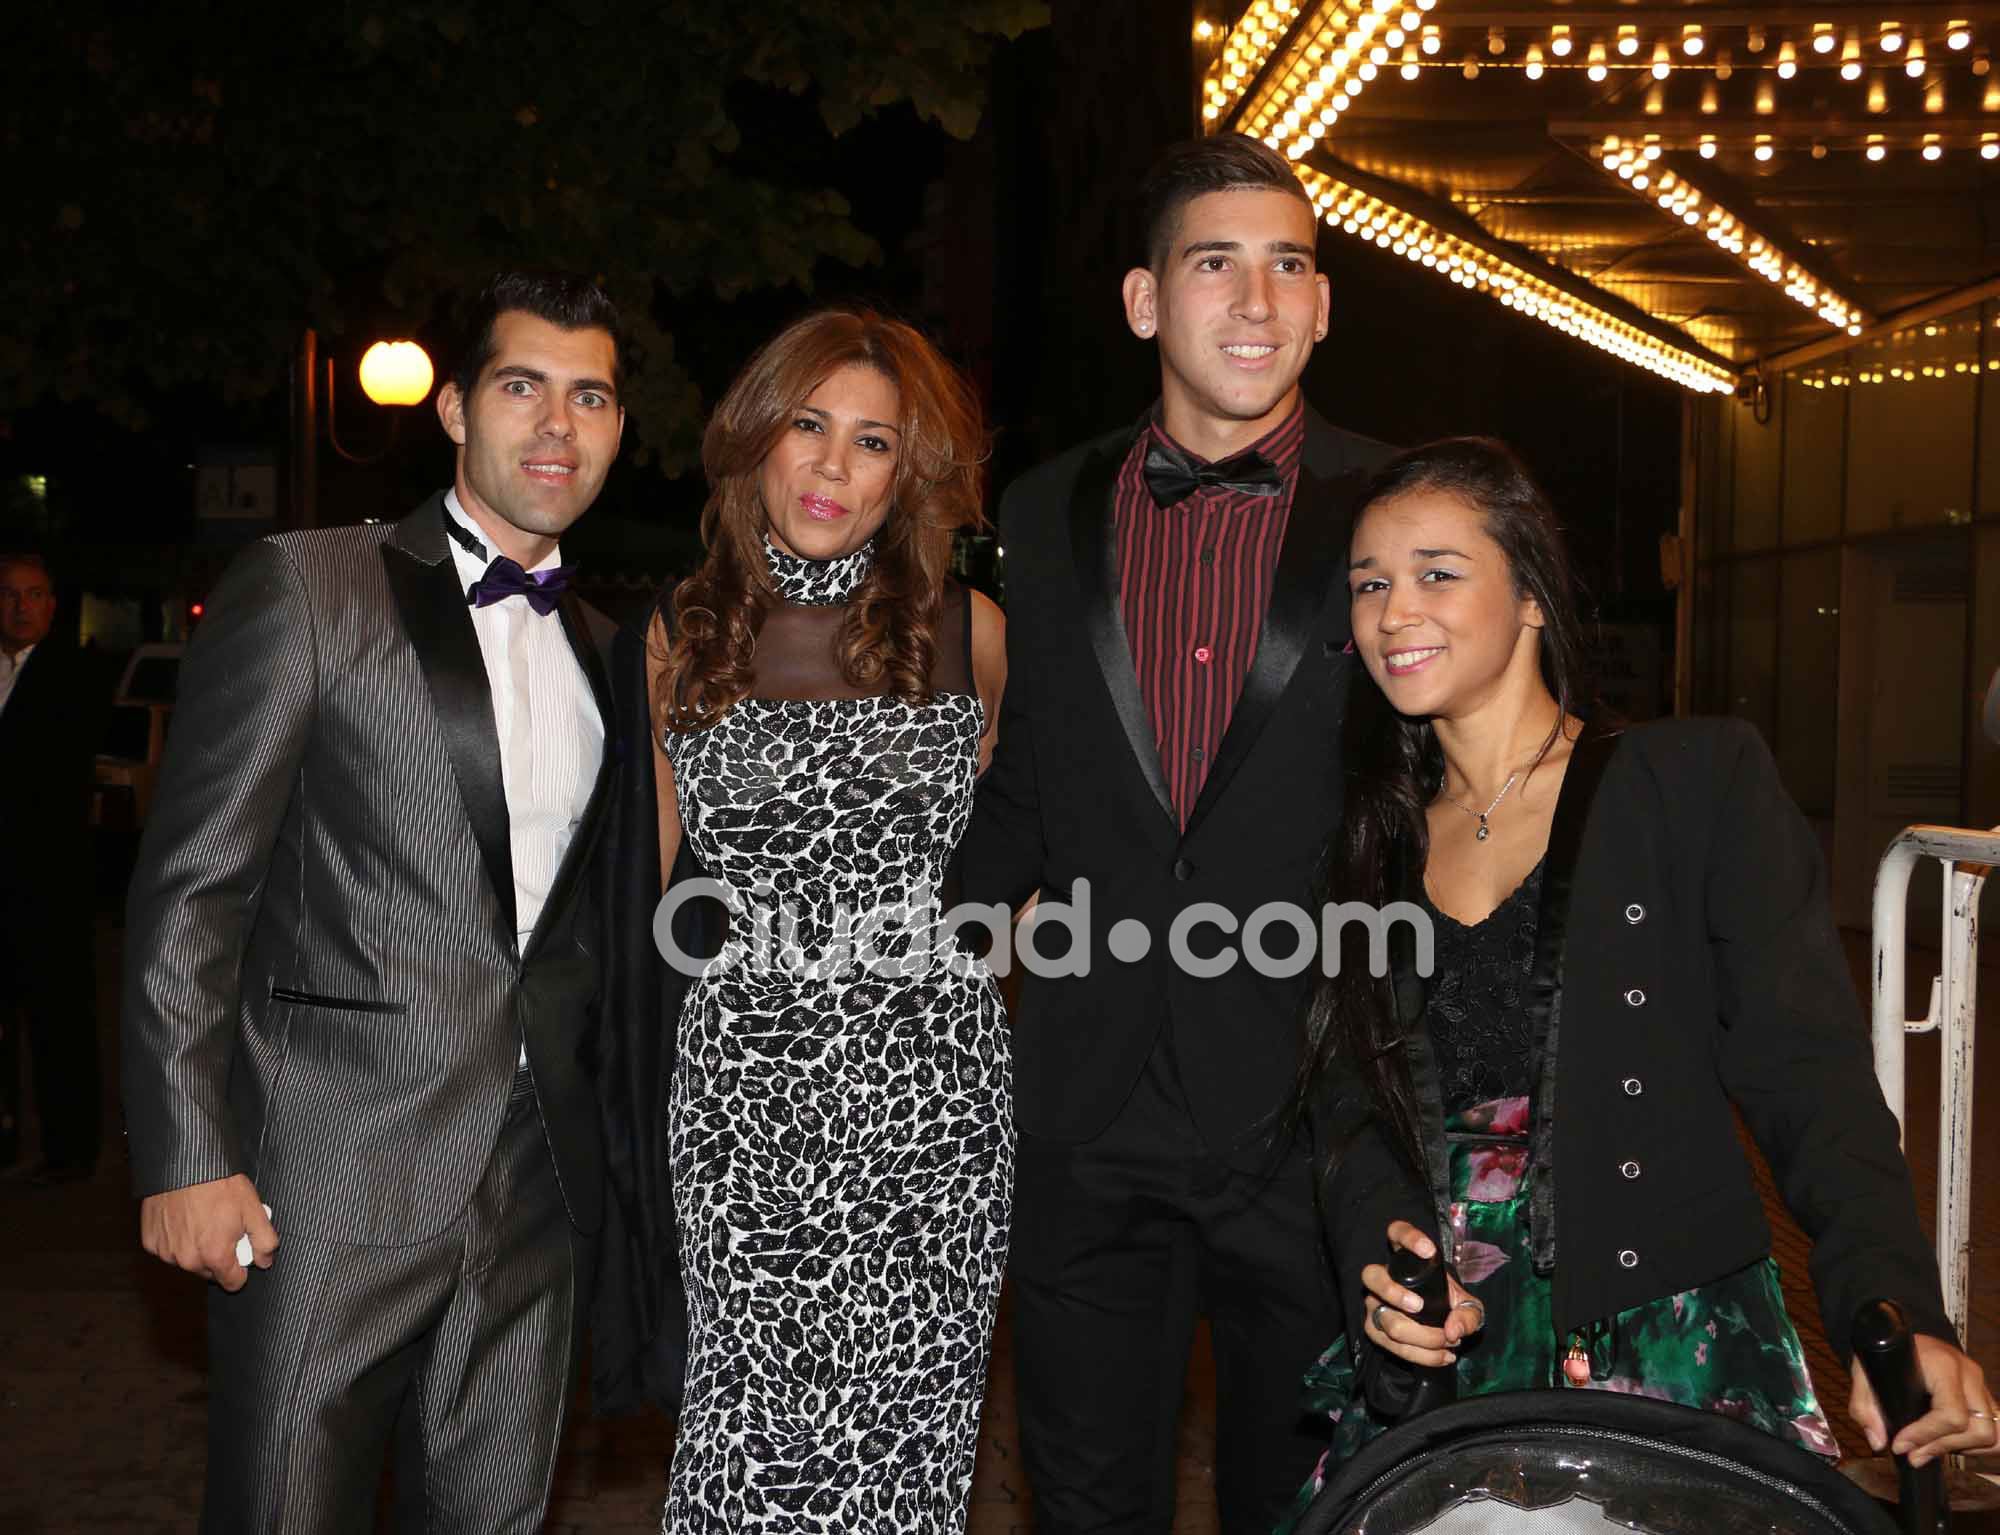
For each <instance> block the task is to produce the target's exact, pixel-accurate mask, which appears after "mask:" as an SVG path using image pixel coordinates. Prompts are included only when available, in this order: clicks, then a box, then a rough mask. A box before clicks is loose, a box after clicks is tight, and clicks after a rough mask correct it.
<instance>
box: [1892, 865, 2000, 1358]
mask: <svg viewBox="0 0 2000 1535" xmlns="http://www.w3.org/2000/svg"><path fill="white" fill-rule="evenodd" d="M1920 857H1929V858H1936V859H1938V860H1940V864H1941V869H1940V873H1941V875H1942V877H1943V880H1944V900H1945V908H1944V935H1943V937H1944V945H1943V947H1944V954H1943V966H1942V970H1943V973H1942V974H1940V975H1939V976H1938V978H1937V981H1936V983H1935V984H1934V987H1933V990H1932V997H1931V1006H1930V1011H1929V1013H1928V1014H1927V1015H1926V1016H1925V1017H1923V1018H1921V1019H1915V1020H1911V1019H1907V1018H1906V1017H1905V1016H1904V1012H1905V1009H1904V1005H1903V978H1904V968H1903V939H1904V932H1903V927H1904V911H1905V903H1906V900H1907V897H1908V894H1909V884H1910V868H1911V866H1912V865H1913V864H1914V863H1915V862H1916V860H1917V859H1918V858H1920ZM1996 863H2000V833H1995V832H1982V831H1972V830H1968V829H1965V828H1961V827H1956V826H1910V827H1906V828H1905V829H1904V830H1903V831H1902V832H1901V833H1899V834H1898V835H1897V837H1896V840H1895V841H1893V842H1892V843H1890V844H1889V850H1888V852H1886V853H1884V854H1883V855H1882V862H1881V864H1880V865H1879V867H1878V868H1877V869H1876V872H1875V912H1874V924H1875V926H1874V935H1873V936H1874V948H1875V987H1874V999H1873V1000H1874V1007H1873V1016H1872V1019H1871V1035H1872V1040H1873V1045H1874V1053H1875V1074H1876V1077H1877V1078H1878V1080H1879V1081H1880V1082H1881V1084H1882V1095H1883V1097H1885V1098H1886V1099H1887V1100H1888V1102H1889V1107H1890V1109H1891V1110H1893V1111H1894V1113H1895V1115H1896V1124H1897V1126H1898V1128H1899V1129H1900V1128H1902V1126H1903V1123H1904V1120H1903V1107H1904V1104H1903V1090H1904V1074H1903V1041H1904V1036H1905V1035H1908V1034H1921V1033H1927V1032H1929V1031H1930V1030H1932V1029H1937V1030H1938V1031H1939V1033H1940V1036H1941V1037H1940V1039H1939V1042H1938V1043H1939V1046H1940V1049H1939V1068H1940V1073H1941V1081H1940V1083H1939V1087H1938V1190H1937V1223H1936V1224H1937V1230H1936V1244H1937V1260H1938V1277H1939V1279H1940V1280H1941V1281H1942V1283H1943V1287H1944V1298H1945V1313H1946V1315H1947V1316H1948V1317H1949V1318H1950V1319H1951V1324H1952V1326H1953V1327H1954V1328H1955V1329H1957V1331H1958V1335H1959V1339H1960V1341H1961V1342H1964V1341H1965V1339H1966V1330H1967V1328H1968V1327H1969V1326H1970V1324H1971V1291H1972V1285H1971V1247H1972V1085H1973V1083H1972V1073H1973V1041H1974V1026H1975V1024H1976V1021H1977V1003H1978V982H1979V972H1978V963H1979V897H1980V893H1981V891H1982V890H1983V889H1984V888H1985V885H1986V877H1987V875H1988V874H1989V873H1990V872H1991V869H1992V866H1993V865H1995V864H1996Z"/></svg>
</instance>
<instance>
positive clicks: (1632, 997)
mask: <svg viewBox="0 0 2000 1535" xmlns="http://www.w3.org/2000/svg"><path fill="white" fill-rule="evenodd" d="M1625 1005H1626V1006H1627V1007H1644V1006H1645V1005H1646V994H1645V993H1644V992H1643V991H1641V990H1640V989H1639V988H1638V987H1636V986H1634V987H1633V988H1632V989H1631V990H1630V991H1628V992H1626V993H1625Z"/></svg>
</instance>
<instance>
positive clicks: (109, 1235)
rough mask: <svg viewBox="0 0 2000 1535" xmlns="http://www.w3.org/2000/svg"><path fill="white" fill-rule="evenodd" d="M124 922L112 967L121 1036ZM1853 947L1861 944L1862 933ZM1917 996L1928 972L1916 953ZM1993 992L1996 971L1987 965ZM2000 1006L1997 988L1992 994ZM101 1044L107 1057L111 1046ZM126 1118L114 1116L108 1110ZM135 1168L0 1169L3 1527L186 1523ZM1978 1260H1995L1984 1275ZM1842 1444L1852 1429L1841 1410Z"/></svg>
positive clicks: (632, 1425)
mask: <svg viewBox="0 0 2000 1535" xmlns="http://www.w3.org/2000/svg"><path fill="white" fill-rule="evenodd" d="M111 945H112V935H111V934H110V933H109V932H107V933H106V934H105V935H104V945H103V950H104V952H103V959H104V963H103V965H102V966H101V970H102V972H103V973H102V975H101V976H100V988H101V998H102V1003H103V1011H102V1016H103V1017H104V1018H105V1019H106V1021H107V1027H106V1034H107V1048H108V1044H109V1028H108V1020H109V1017H110V987H111V964H110V955H111ZM1853 957H1854V958H1855V959H1856V961H1857V963H1858V962H1860V961H1861V959H1862V957H1863V956H1862V954H1861V952H1860V950H1859V946H1858V945H1857V946H1855V949H1854V953H1853ZM1910 968H1911V970H1912V972H1913V980H1912V1001H1913V1003H1914V1002H1915V1001H1916V996H1915V993H1916V991H1917V990H1918V989H1919V987H1920V986H1927V981H1928V976H1929V973H1930V972H1929V969H1928V968H1927V966H1926V964H1925V962H1924V960H1923V959H1922V958H1921V956H1917V955H1913V956H1912V961H1911V966H1910ZM1982 980H1983V981H1984V987H1983V990H1984V991H1985V994H1986V995H1987V996H1988V997H1989V998H2000V989H1996V988H2000V971H1992V970H1989V971H1988V972H1987V973H1986V974H1985V975H1984V976H1983V977H1982ZM1996 1005H2000V1004H1996ZM106 1058H107V1060H109V1059H110V1058H111V1057H110V1055H109V1054H108V1053H107V1057H106ZM1910 1077H1911V1083H1912V1099H1913V1102H1912V1105H1911V1118H1910V1123H1911V1126H1912V1131H1911V1137H1910V1153H1911V1161H1912V1165H1913V1167H1914V1168H1915V1170H1916V1175H1917V1181H1918V1185H1919V1194H1920V1198H1921V1200H1922V1202H1923V1207H1924V1209H1925V1212H1926V1220H1928V1218H1929V1209H1930V1202H1931V1198H1932V1194H1931V1190H1932V1187H1933V1178H1934V1174H1933V1171H1932V1169H1933V1168H1934V1165H1935V1142H1936V1135H1935V1129H1934V1125H1935V1112H1936V1111H1935V1087H1934V1081H1935V1048H1934V1047H1927V1046H1926V1044H1925V1042H1923V1041H1917V1042H1916V1043H1915V1044H1914V1045H1913V1049H1912V1065H1911V1072H1910ZM1978 1104H1979V1107H1978V1114H1977V1121H1978V1122H1979V1123H1980V1124H1982V1125H1984V1126H1985V1127H1986V1128H1985V1130H1984V1132H1983V1133H1982V1135H1981V1136H1980V1149H1979V1159H1980V1160H1979V1179H1978V1185H1977V1186H1978V1187H1979V1189H1980V1190H1981V1191H1982V1193H1983V1197H1982V1198H1981V1199H1980V1200H1979V1201H1978V1202H1976V1204H1975V1208H1974V1216H1975V1258H1974V1272H1975V1281H1974V1284H1975V1296H1974V1322H1973V1329H1972V1332H1973V1346H1974V1351H1975V1352H1976V1353H1977V1354H1978V1355H1979V1356H1980V1357H1981V1359H1982V1360H1983V1362H1984V1363H1985V1364H1986V1367H1987V1369H1988V1371H1989V1373H1991V1372H1995V1371H2000V1271H1995V1270H1994V1269H1993V1268H1992V1267H1991V1266H1989V1265H1982V1264H1981V1263H1980V1261H1979V1254H1980V1251H1981V1249H1982V1246H1983V1244H1987V1243H1990V1242H1991V1241H1992V1240H1993V1238H1994V1236H1995V1233H1996V1230H2000V1194H1996V1193H1995V1192H1994V1191H1995V1190H2000V1042H1996V1043H1994V1044H1992V1045H1989V1047H1988V1048H1987V1050H1986V1052H1985V1054H1984V1056H1983V1058H1982V1059H1981V1062H1980V1072H1979V1084H1978ZM114 1122H115V1121H114ZM123 1178H124V1168H123V1166H122V1164H120V1163H118V1162H117V1160H116V1158H115V1157H107V1159H106V1165H105V1166H104V1168H103V1169H102V1170H101V1171H100V1173H99V1175H98V1177H97V1179H96V1180H95V1181H94V1182H92V1183H90V1184H86V1185H82V1186H77V1187H71V1188H67V1189H63V1190H59V1191H44V1190H38V1189H34V1188H32V1187H30V1186H29V1185H27V1184H25V1183H23V1182H21V1181H19V1180H0V1231H4V1232H5V1233H6V1240H5V1242H4V1244H0V1531H4V1532H7V1535H38V1532H45V1531H46V1532H53V1531H91V1532H98V1531H103V1532H109V1531H112V1530H117V1531H122V1532H129V1535H151V1532H168V1531H181V1530H188V1529H192V1528H193V1525H194V1516H195V1510H196V1504H197V1500H198V1495H199V1488H200V1482H201V1463H202V1456H203V1449H202V1446H203V1432H204V1431H203V1421H204V1408H205V1403H206V1395H205V1390H204V1385H203V1377H202V1366H201V1358H202V1305H201V1294H200V1290H199V1287H198V1286H197V1285H196V1284H195V1283H194V1282H193V1281H190V1280H186V1279H183V1278H181V1277H179V1276H176V1275H174V1274H170V1273H168V1272H167V1271H166V1270H165V1269H163V1268H161V1267H160V1266H159V1265H157V1264H154V1263H153V1262H152V1261H151V1260H149V1259H146V1258H145V1257H144V1256H143V1255H141V1254H140V1253H139V1252H138V1250H137V1247H136V1245H135V1243H134V1241H133V1236H134V1230H135V1222H134V1215H133V1209H132V1206H131V1204H130V1202H129V1201H128V1200H127V1198H126V1197H125V1191H124V1184H123ZM1805 1253H1806V1246H1805V1242H1804V1238H1803V1237H1802V1236H1801V1235H1800V1234H1799V1233H1798V1232H1797V1230H1796V1228H1793V1227H1792V1226H1791V1225H1790V1224H1789V1222H1782V1221H1781V1223H1780V1227H1779V1238H1778V1254H1779V1259H1780V1261H1781V1263H1782V1264H1783V1265H1784V1268H1785V1270H1786V1274H1787V1278H1788V1283H1789V1284H1790V1285H1791V1287H1792V1294H1791V1299H1792V1304H1793V1308H1794V1314H1795V1315H1796V1316H1797V1317H1798V1318H1799V1320H1800V1323H1801V1330H1802V1331H1803V1332H1806V1333H1807V1334H1808V1347H1809V1351H1810V1352H1811V1355H1812V1359H1813V1366H1814V1373H1815V1378H1816V1380H1817V1381H1818V1382H1819V1385H1820V1390H1821V1394H1822V1396H1823V1398H1824V1399H1825V1400H1826V1402H1827V1405H1828V1406H1829V1407H1830V1408H1836V1409H1837V1408H1838V1407H1839V1406H1840V1405H1843V1404H1844V1403H1845V1401H1846V1394H1847V1386H1846V1382H1845V1379H1844V1377H1843V1376H1842V1373H1841V1371H1840V1369H1839V1366H1838V1365H1837V1364H1836V1363H1835V1362H1834V1360H1833V1356H1832V1354H1831V1352H1830V1351H1829V1350H1828V1349H1827V1348H1826V1345H1825V1343H1824V1340H1823V1339H1822V1338H1821V1337H1820V1335H1819V1331H1818V1315H1817V1309H1816V1307H1815V1306H1814V1305H1813V1303H1812V1301H1811V1298H1810V1296H1809V1295H1807V1294H1806V1293H1805V1292H1804V1291H1803V1289H1802V1288H1801V1287H1800V1286H1801V1282H1802V1281H1803V1279H1804V1276H1805V1273H1806V1262H1805ZM1982 1268H1984V1269H1985V1272H1983V1273H1982V1272H1981V1270H1982ZM1011 1364H1012V1350H1011V1344H1010V1340H1009V1337H1008V1333H1007V1329H1006V1325H1005V1319H1004V1316H1003V1320H1002V1326H1001V1330H1000V1336H999V1338H998V1340H997V1343H996V1348H995V1355H994V1362H993V1371H992V1387H991V1390H990V1392H989V1394H988V1399H987V1408H986V1421H985V1426H984V1430H983V1433H982V1436H981V1441H980V1447H979V1463H978V1469H977V1472H976V1475H975V1478H974V1491H973V1510H972V1521H971V1527H972V1531H973V1535H1014V1532H1019V1535H1027V1532H1029V1531H1032V1529H1033V1518H1032V1513H1031V1510H1030V1505H1029V1501H1028V1493H1027V1489H1026V1486H1025V1484H1024V1478H1023V1477H1022V1474H1021V1469H1020V1463H1019V1458H1018V1455H1017V1453H1016V1440H1015V1430H1014V1409H1013V1387H1012V1368H1011ZM1212 1391H1213V1381H1212V1376H1211V1374H1210V1372H1209V1370H1208V1369H1207V1368H1206V1364H1205V1360H1204V1359H1203V1357H1202V1355H1201V1352H1200V1350H1198V1351H1197V1360H1196V1366H1195V1368H1194V1370H1193V1371H1192V1372H1191V1378H1190V1390H1189V1396H1188V1403H1187V1407H1186V1411H1185V1412H1184V1415H1183V1427H1182V1442H1181V1459H1180V1466H1181V1494H1182V1496H1181V1516H1180V1519H1179V1522H1178V1523H1177V1525H1176V1535H1212V1532H1214V1531H1215V1528H1216V1524H1215V1508H1214V1496H1213V1450H1214V1434H1213V1411H1212V1407H1211V1406H1210V1402H1211V1400H1212ZM1838 1426H1839V1428H1840V1430H1841V1433H1842V1438H1843V1441H1844V1442H1845V1443H1847V1444H1848V1445H1849V1446H1850V1447H1853V1446H1854V1444H1855V1443H1856V1441H1855V1440H1854V1438H1853V1435H1852V1431H1851V1429H1848V1428H1847V1427H1846V1425H1845V1424H1844V1422H1842V1423H1841V1424H1840V1425H1838ZM669 1443H670V1441H669V1437H668V1435H667V1433H666V1431H665V1429H664V1427H663V1426H662V1425H660V1424H658V1423H656V1422H650V1421H631V1422H618V1423H594V1422H588V1421H584V1422H582V1423H581V1424H580V1426H579V1427H578V1428H577V1429H576V1430H575V1431H573V1432H572V1433H571V1435H570V1436H569V1440H568V1443H567V1446H566V1449H565V1453H564V1458H563V1463H562V1467H561V1470H560V1473H559V1491H558V1496H557V1499H556V1504H555V1508H554V1511H553V1515H552V1518H551V1521H550V1528H551V1529H552V1530H555V1531H561V1532H585V1531H589V1532H604V1535H609V1532H618V1535H639V1532H641V1531H652V1530H655V1529H657V1527H658V1523H657V1521H658V1512H657V1510H658V1506H659V1498H660V1489H661V1482H662V1475H663V1468H664V1466H665V1462H666V1456H667V1452H668V1449H669Z"/></svg>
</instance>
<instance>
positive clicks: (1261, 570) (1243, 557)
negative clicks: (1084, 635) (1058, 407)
mask: <svg viewBox="0 0 2000 1535" xmlns="http://www.w3.org/2000/svg"><path fill="white" fill-rule="evenodd" d="M1154 437H1157V438H1158V439H1159V440H1160V441H1161V442H1163V443H1166V444H1168V445H1169V446H1171V447H1172V448H1174V449H1175V451H1177V452H1179V453H1182V454H1184V455H1185V456H1186V457H1187V458H1188V459H1189V460H1190V461H1191V462H1193V463H1195V464H1202V463H1205V462H1207V461H1206V460H1205V459H1202V458H1200V457H1198V456H1197V455H1195V454H1193V453H1189V452H1188V451H1187V449H1185V448H1183V447H1181V446H1180V444H1179V443H1176V442H1174V440H1173V439H1172V438H1171V437H1169V436H1167V434H1166V432H1165V431H1164V430H1163V429H1162V428H1161V426H1160V424H1159V421H1158V420H1157V419H1155V420H1154V422H1153V424H1152V425H1151V426H1150V427H1149V428H1148V429H1147V430H1146V431H1143V432H1141V433H1140V434H1139V435H1138V438H1137V439H1136V440H1135V441H1134V442H1133V444H1132V450H1131V452H1129V453H1128V454H1126V455H1125V463H1124V466H1123V467H1122V468H1121V469H1120V470H1119V471H1118V483H1117V488H1116V490H1115V491H1114V492H1113V495H1112V520H1113V525H1114V528H1115V530H1116V533H1117V537H1118V602H1119V610H1120V613H1121V614H1122V616H1123V618H1124V620H1125V637H1126V639H1127V641H1128V642H1129V643H1130V644H1131V647H1132V662H1133V666H1134V668H1135V669H1136V670H1137V672H1138V675H1139V693H1140V696H1141V697H1142V698H1144V699H1145V701H1146V713H1147V715H1148V716H1149V717H1150V718H1151V719H1152V722H1153V734H1154V738H1155V740H1156V741H1157V742H1158V744H1159V749H1160V766H1161V768H1162V769H1163V770H1164V772H1165V774H1166V779H1167V792H1168V794H1169V795H1170V796H1171V797H1172V800H1173V806H1174V813H1175V814H1176V815H1177V816H1178V817H1179V818H1180V824H1181V827H1182V829H1183V830H1185V829H1186V827H1187V823H1188V817H1189V816H1190V815H1192V814H1193V813H1194V806H1195V801H1196V800H1197V799H1199V798H1200V797H1201V786H1202V784H1204V783H1205V782H1207V779H1208V768H1209V764H1210V763H1211V762H1213V761H1214V760H1215V750H1216V748H1217V747H1218V746H1220V745H1221V744H1222V735H1223V732H1224V731H1226V730H1227V729H1228V728H1229V717H1230V715H1231V714H1233V713H1234V712H1235V710H1236V699H1237V696H1238V695H1239V694H1240V693H1241V692H1242V691H1243V680H1244V678H1245V677H1247V676H1248V675H1249V674H1250V663H1251V661H1252V660H1254V659H1255V657H1256V652H1257V635H1258V632H1259V631H1260V630H1261V629H1262V628H1263V624H1264V611H1265V609H1266V608H1267V607H1269V606H1270V601H1271V577H1272V573H1273V572H1274V571H1275V570H1276V569H1277V565H1278V549H1279V547H1280V546H1281V545H1282V544H1283V543H1284V539H1285V523H1286V521H1287V520H1288V518H1289V517H1290V515H1291V509H1292V491H1293V489H1294V487H1295V486H1296V485H1297V484H1298V470H1299V458H1300V455H1301V453H1302V452H1303V450H1304V447H1305V437H1306V430H1305V404H1304V402H1303V401H1301V402H1300V403H1299V404H1298V405H1297V406H1296V407H1295V408H1294V409H1293V411H1292V413H1291V414H1290V415H1289V416H1287V417H1286V418H1285V419H1284V421H1283V422H1282V423H1280V424H1279V425H1278V426H1276V427H1274V428H1273V429H1272V430H1271V431H1270V432H1268V433H1267V434H1266V435H1265V436H1264V437H1262V438H1260V439H1259V440H1258V441H1257V442H1256V443H1254V444H1252V446H1253V447H1255V448H1256V450H1257V451H1258V452H1260V453H1262V454H1263V455H1264V456H1265V457H1266V458H1268V459H1269V460H1270V461H1271V462H1272V463H1273V464H1274V465H1276V466H1277V470H1278V473H1279V474H1280V475H1281V476H1282V477H1283V481H1284V483H1283V486H1282V488H1281V489H1280V490H1279V492H1278V494H1276V495H1275V496H1250V495H1244V494H1243V493H1241V492H1240V491H1232V490H1223V489H1219V488H1211V489H1202V490H1197V491H1196V492H1195V493H1194V494H1192V495H1190V496H1189V497H1187V498H1186V499H1185V500H1183V501H1180V502H1177V503H1176V504H1174V505H1173V506H1168V507H1160V506H1155V505H1154V504H1153V497H1152V493H1151V492H1150V491H1148V490H1147V489H1146V478H1145V474H1144V473H1143V466H1144V464H1145V461H1146V448H1147V445H1148V444H1149V442H1150V441H1151V440H1152V439H1153V438H1154Z"/></svg>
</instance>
